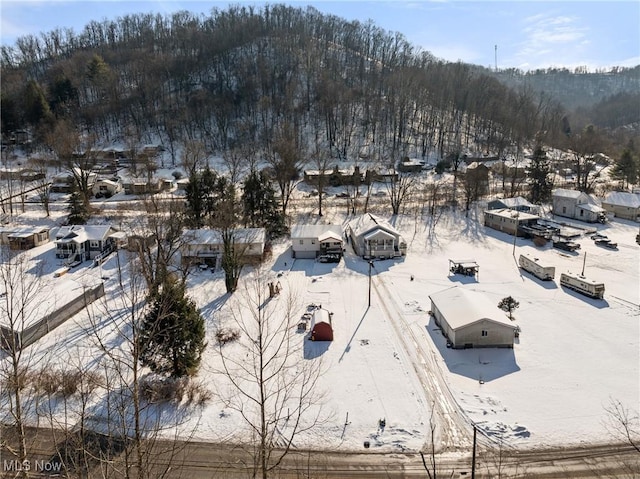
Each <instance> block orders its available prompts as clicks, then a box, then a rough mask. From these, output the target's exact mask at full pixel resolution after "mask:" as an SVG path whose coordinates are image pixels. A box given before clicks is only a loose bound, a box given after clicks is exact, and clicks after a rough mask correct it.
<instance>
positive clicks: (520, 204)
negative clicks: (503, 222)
mask: <svg viewBox="0 0 640 479" xmlns="http://www.w3.org/2000/svg"><path fill="white" fill-rule="evenodd" d="M505 208H506V209H509V210H515V211H522V212H523V213H531V214H533V215H537V214H539V212H540V211H539V207H538V206H537V205H534V204H532V203H529V201H528V200H527V199H526V198H523V197H522V196H514V197H513V198H502V199H496V200H491V201H489V203H488V204H487V209H489V210H501V209H505Z"/></svg>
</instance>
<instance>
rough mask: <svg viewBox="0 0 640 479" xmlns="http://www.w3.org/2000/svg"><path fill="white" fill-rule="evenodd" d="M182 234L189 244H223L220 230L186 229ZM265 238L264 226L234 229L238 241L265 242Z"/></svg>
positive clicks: (235, 238) (235, 239)
mask: <svg viewBox="0 0 640 479" xmlns="http://www.w3.org/2000/svg"><path fill="white" fill-rule="evenodd" d="M182 236H183V238H184V240H185V241H186V242H187V243H189V244H222V234H221V233H220V231H219V230H212V229H204V228H202V229H195V230H185V232H184V234H183V235H182ZM265 238H266V233H265V229H264V228H238V229H236V230H235V231H234V241H235V242H236V243H264V241H265Z"/></svg>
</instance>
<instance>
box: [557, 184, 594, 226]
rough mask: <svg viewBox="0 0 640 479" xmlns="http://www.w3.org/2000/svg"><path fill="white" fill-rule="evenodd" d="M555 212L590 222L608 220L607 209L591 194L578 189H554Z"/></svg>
mask: <svg viewBox="0 0 640 479" xmlns="http://www.w3.org/2000/svg"><path fill="white" fill-rule="evenodd" d="M553 214H554V215H558V216H564V217H566V218H573V219H576V220H580V221H586V222H588V223H595V222H598V221H599V222H601V223H604V221H605V220H606V216H605V210H604V209H603V208H602V207H601V206H600V204H599V203H598V201H597V200H596V199H595V198H594V197H593V196H591V195H588V194H587V193H584V192H582V191H577V190H565V189H557V190H553Z"/></svg>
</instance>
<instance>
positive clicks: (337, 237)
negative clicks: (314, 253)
mask: <svg viewBox="0 0 640 479" xmlns="http://www.w3.org/2000/svg"><path fill="white" fill-rule="evenodd" d="M327 240H334V241H342V235H341V234H340V233H336V232H335V231H325V232H324V233H322V234H321V235H320V236H318V241H320V242H323V241H327Z"/></svg>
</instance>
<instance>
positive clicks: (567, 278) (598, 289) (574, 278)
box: [560, 272, 604, 299]
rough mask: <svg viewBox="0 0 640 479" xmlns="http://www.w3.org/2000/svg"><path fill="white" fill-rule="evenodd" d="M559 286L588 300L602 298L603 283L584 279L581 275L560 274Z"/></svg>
mask: <svg viewBox="0 0 640 479" xmlns="http://www.w3.org/2000/svg"><path fill="white" fill-rule="evenodd" d="M560 284H561V285H562V286H564V287H566V288H569V289H572V290H574V291H577V292H578V293H581V294H584V295H585V296H589V297H590V298H596V299H602V298H603V297H604V283H599V282H597V281H594V280H592V279H589V278H586V277H585V276H582V275H581V274H575V273H569V272H567V273H562V274H561V275H560Z"/></svg>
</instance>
